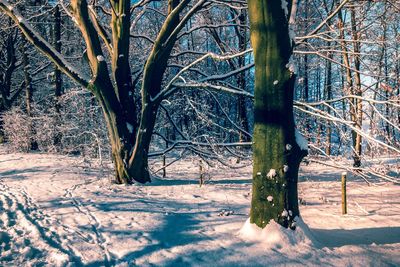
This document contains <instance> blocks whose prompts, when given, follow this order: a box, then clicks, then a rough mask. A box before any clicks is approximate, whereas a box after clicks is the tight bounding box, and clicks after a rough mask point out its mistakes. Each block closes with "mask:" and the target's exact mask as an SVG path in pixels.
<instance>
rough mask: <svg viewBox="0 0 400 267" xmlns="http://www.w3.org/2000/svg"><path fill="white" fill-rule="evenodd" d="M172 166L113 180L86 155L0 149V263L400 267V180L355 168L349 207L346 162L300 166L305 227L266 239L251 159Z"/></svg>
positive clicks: (276, 229)
mask: <svg viewBox="0 0 400 267" xmlns="http://www.w3.org/2000/svg"><path fill="white" fill-rule="evenodd" d="M157 164H158V163H157ZM167 172H168V173H167V178H166V179H164V180H156V181H155V182H153V183H152V184H150V185H144V186H143V185H133V186H123V185H112V184H110V182H109V177H110V173H109V172H108V171H103V170H102V169H101V168H98V167H96V166H94V165H93V164H92V165H91V166H90V164H88V163H87V162H85V161H83V160H82V159H81V158H77V157H66V156H56V155H46V154H7V153H6V150H5V148H4V147H0V266H82V265H89V266H107V265H108V266H114V265H117V266H304V265H306V266H400V201H399V199H400V186H398V185H393V184H391V183H385V184H379V185H372V186H368V185H366V184H365V183H364V182H362V181H360V180H357V179H355V178H352V177H349V180H350V181H349V183H348V215H345V216H342V215H341V207H340V182H339V180H340V173H341V171H340V170H335V169H330V168H326V167H322V166H317V165H308V166H304V167H302V170H301V178H300V179H301V181H302V182H301V183H300V197H301V199H302V203H303V204H305V205H302V206H301V214H302V218H303V220H304V222H305V224H306V225H308V227H309V228H310V229H308V228H307V226H305V225H303V224H301V222H300V225H299V226H300V227H298V230H299V231H296V233H295V234H293V233H292V232H290V231H285V230H282V229H281V228H280V227H276V225H269V226H268V227H269V228H268V230H269V232H270V235H269V236H268V233H266V234H267V238H266V239H265V240H264V238H255V239H254V238H253V239H251V238H249V237H250V236H249V235H248V233H249V231H253V230H254V229H252V228H251V226H249V225H248V224H245V222H246V220H247V218H248V212H249V207H250V199H251V195H250V190H251V180H250V177H251V167H247V168H244V169H239V170H232V169H227V168H225V167H220V168H214V169H210V170H209V172H208V173H207V176H208V177H209V178H211V179H210V181H208V182H207V183H206V185H204V186H202V187H199V185H198V177H199V167H198V162H197V161H196V160H190V159H187V160H185V161H183V162H178V163H177V164H175V165H173V166H171V167H169V168H168V170H167ZM224 210H225V211H224ZM232 211H233V214H231V213H232ZM221 215H222V216H221ZM226 215H229V216H226ZM243 225H245V226H243ZM242 227H243V228H242ZM249 227H250V228H249ZM256 230H257V229H256ZM243 233H245V234H243ZM262 234H265V233H262Z"/></svg>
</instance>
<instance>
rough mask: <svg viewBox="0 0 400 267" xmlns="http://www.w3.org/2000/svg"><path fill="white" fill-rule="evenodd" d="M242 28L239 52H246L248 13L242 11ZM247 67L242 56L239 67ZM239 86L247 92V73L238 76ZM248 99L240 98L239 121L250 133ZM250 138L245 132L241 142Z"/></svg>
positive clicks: (239, 34)
mask: <svg viewBox="0 0 400 267" xmlns="http://www.w3.org/2000/svg"><path fill="white" fill-rule="evenodd" d="M239 24H240V27H238V29H237V36H238V42H239V51H245V50H246V46H247V38H246V36H247V34H246V12H245V11H243V10H241V11H240V14H239ZM244 66H245V57H244V56H241V57H239V58H238V67H239V68H242V67H244ZM238 86H239V88H240V89H242V90H244V91H245V90H246V73H245V72H244V71H242V72H241V73H240V74H239V75H238ZM246 110H247V109H246V99H245V98H244V96H242V95H240V96H238V121H239V125H240V127H242V129H243V130H244V131H246V132H247V133H248V132H249V120H248V118H247V112H246ZM249 140H250V137H249V136H248V135H246V134H243V132H240V133H239V142H248V141H249Z"/></svg>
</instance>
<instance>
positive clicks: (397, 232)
mask: <svg viewBox="0 0 400 267" xmlns="http://www.w3.org/2000/svg"><path fill="white" fill-rule="evenodd" d="M311 231H312V232H313V234H314V236H315V238H316V239H317V241H319V242H320V245H322V246H324V247H330V248H333V247H342V246H346V245H371V244H377V245H384V244H394V243H400V227H376V228H360V229H351V230H345V229H311Z"/></svg>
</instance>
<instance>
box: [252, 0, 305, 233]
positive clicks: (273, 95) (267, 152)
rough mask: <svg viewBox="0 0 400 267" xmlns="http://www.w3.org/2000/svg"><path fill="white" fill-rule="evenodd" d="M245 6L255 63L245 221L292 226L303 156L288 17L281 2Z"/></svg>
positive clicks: (263, 2) (296, 211) (296, 212)
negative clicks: (296, 121)
mask: <svg viewBox="0 0 400 267" xmlns="http://www.w3.org/2000/svg"><path fill="white" fill-rule="evenodd" d="M248 5H249V17H250V29H251V43H252V46H253V49H254V60H255V88H254V96H255V103H254V105H255V110H254V120H255V122H254V123H255V124H254V135H253V142H254V144H253V160H254V166H253V195H252V202H251V211H250V222H251V223H255V224H256V225H257V226H259V227H261V228H264V227H265V226H266V225H267V224H268V223H269V222H270V221H271V220H274V221H276V222H278V223H279V224H280V225H282V226H284V227H291V228H294V224H293V220H294V218H295V217H296V216H298V215H299V208H298V194H297V178H298V168H299V164H300V161H301V159H302V158H303V157H304V156H305V155H306V153H307V152H306V151H304V150H301V149H300V147H299V145H298V144H297V142H296V138H295V124H294V118H293V93H294V82H295V75H294V74H293V73H292V72H291V71H290V70H289V69H288V66H289V65H288V64H290V63H289V59H290V57H291V54H292V43H291V40H290V38H289V28H288V17H287V15H286V14H285V12H284V10H283V9H282V7H281V1H257V0H248ZM288 10H290V4H289V6H288Z"/></svg>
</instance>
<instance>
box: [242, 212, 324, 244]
mask: <svg viewBox="0 0 400 267" xmlns="http://www.w3.org/2000/svg"><path fill="white" fill-rule="evenodd" d="M295 221H296V230H291V229H287V228H284V227H282V226H281V225H279V224H278V223H277V222H275V221H274V220H271V221H270V222H269V223H268V224H267V226H265V228H260V227H258V226H257V225H256V224H254V223H250V218H249V219H247V221H246V222H245V224H244V225H243V227H242V228H241V229H240V231H239V236H240V237H241V238H242V239H243V240H245V241H248V242H253V243H262V245H263V246H265V247H267V248H279V249H281V248H286V247H287V248H289V249H290V248H291V247H295V246H299V245H301V246H308V247H311V246H314V245H315V243H316V241H315V239H314V237H313V235H312V233H311V231H310V229H309V228H308V226H307V225H306V224H305V223H304V222H303V220H302V219H301V217H296V218H295Z"/></svg>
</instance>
